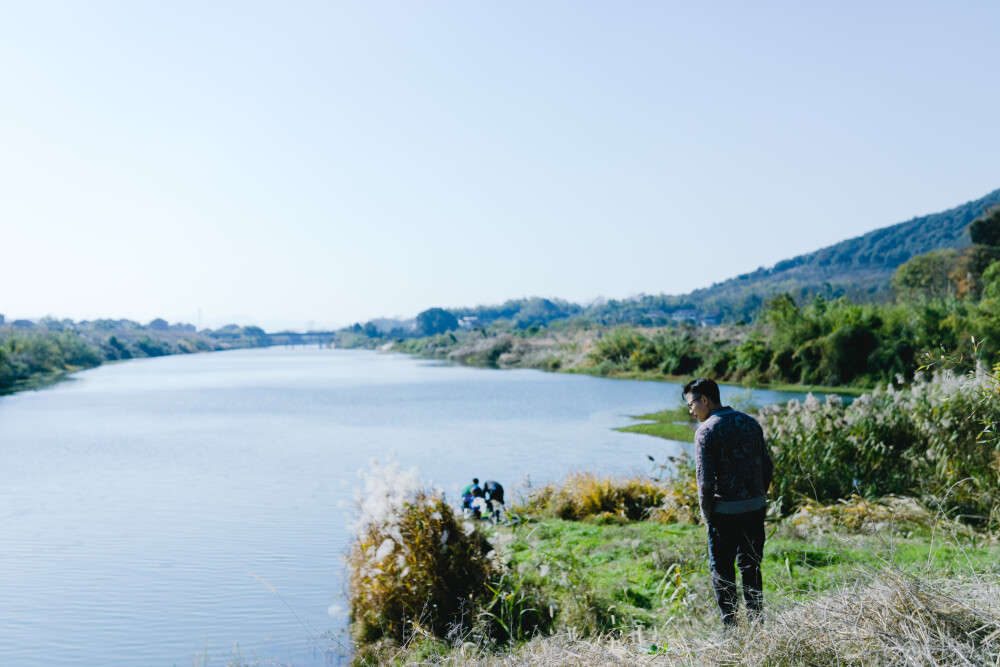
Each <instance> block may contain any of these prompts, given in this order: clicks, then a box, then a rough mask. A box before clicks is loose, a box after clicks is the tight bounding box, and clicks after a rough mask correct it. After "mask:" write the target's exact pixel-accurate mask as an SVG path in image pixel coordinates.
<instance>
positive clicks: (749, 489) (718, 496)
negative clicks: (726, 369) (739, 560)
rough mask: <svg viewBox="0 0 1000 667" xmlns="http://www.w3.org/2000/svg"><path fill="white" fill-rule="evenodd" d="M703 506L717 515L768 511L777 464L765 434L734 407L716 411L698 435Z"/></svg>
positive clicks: (709, 513)
mask: <svg viewBox="0 0 1000 667" xmlns="http://www.w3.org/2000/svg"><path fill="white" fill-rule="evenodd" d="M694 460H695V466H696V469H697V475H698V503H699V504H700V505H701V514H702V516H703V517H704V518H705V520H706V521H711V520H712V515H713V514H716V513H717V514H742V513H743V512H752V511H754V510H759V509H761V508H763V507H766V506H767V488H768V487H769V486H770V485H771V476H772V475H773V474H774V464H773V463H772V462H771V454H770V452H768V451H767V446H766V445H765V444H764V432H763V431H762V430H761V428H760V424H758V423H757V420H755V419H754V418H753V417H751V416H750V415H746V414H743V413H742V412H737V411H736V410H733V409H732V408H730V407H721V408H717V409H715V410H713V411H712V412H711V413H710V414H709V416H708V419H706V420H705V421H703V422H702V423H701V425H700V426H699V427H698V431H697V432H696V433H695V436H694Z"/></svg>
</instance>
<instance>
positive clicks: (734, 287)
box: [355, 190, 1000, 337]
mask: <svg viewBox="0 0 1000 667" xmlns="http://www.w3.org/2000/svg"><path fill="white" fill-rule="evenodd" d="M994 205H1000V190H994V191H993V192H991V193H989V194H988V195H986V196H985V197H981V198H980V199H976V200H975V201H970V202H967V203H965V204H962V205H961V206H956V207H955V208H951V209H948V210H947V211H942V212H940V213H932V214H930V215H925V216H921V217H918V218H913V219H912V220H909V221H907V222H900V223H898V224H895V225H890V226H889V227H883V228H881V229H876V230H875V231H873V232H869V233H868V234H865V235H863V236H858V237H856V238H852V239H847V240H846V241H841V242H840V243H837V244H834V245H831V246H828V247H826V248H821V249H820V250H816V251H815V252H811V253H808V254H805V255H799V256H798V257H792V258H791V259H786V260H783V261H780V262H778V263H777V264H775V265H774V266H772V267H770V268H763V267H761V268H759V269H757V270H756V271H754V272H752V273H745V274H743V275H741V276H736V277H735V278H730V279H729V280H726V281H723V282H720V283H715V284H713V285H712V286H711V287H705V288H703V289H698V290H695V291H693V292H691V293H689V294H681V295H667V294H660V295H656V296H649V295H640V296H638V297H633V298H631V299H623V300H610V301H601V302H599V303H594V304H590V305H586V306H581V305H578V304H575V303H569V302H566V301H562V300H559V299H542V298H538V297H532V298H525V299H512V300H509V301H507V302H505V303H503V304H500V305H493V306H477V307H474V308H451V309H449V312H451V313H452V314H453V315H455V316H456V317H457V318H458V320H459V322H460V325H461V326H462V327H463V328H479V327H485V326H488V325H489V324H490V323H492V322H495V321H497V320H503V321H505V322H507V323H508V324H510V325H513V326H514V327H516V328H520V329H526V328H529V327H531V326H535V325H549V324H551V323H553V322H558V321H560V320H562V321H565V320H572V319H579V320H580V321H584V320H589V321H591V322H597V323H601V324H637V325H664V324H670V323H677V322H691V323H693V324H717V323H719V322H735V321H738V320H746V321H750V320H752V319H753V318H754V317H755V316H756V314H757V312H758V311H759V310H760V307H761V305H762V304H763V303H764V301H765V300H767V299H769V298H771V297H773V296H775V295H777V294H784V293H789V294H791V295H792V296H793V297H794V298H795V299H796V300H797V301H799V302H802V301H804V300H806V299H811V298H812V297H813V296H815V295H817V294H822V295H823V296H825V297H828V298H837V297H840V296H848V297H850V298H851V299H853V300H856V301H875V300H882V299H886V298H888V297H889V295H890V291H889V280H890V279H891V278H892V276H893V273H895V271H896V268H897V267H899V265H901V264H903V263H905V262H906V261H907V260H909V259H911V258H912V257H915V256H916V255H921V254H923V253H926V252H930V251H931V250H939V249H942V248H955V249H958V250H961V249H962V248H965V247H966V246H968V245H969V244H970V243H971V240H970V238H969V231H968V226H969V223H970V222H972V221H973V220H975V219H976V218H977V217H979V216H980V215H981V214H982V213H983V212H984V211H985V210H986V209H987V208H988V207H990V206H994ZM370 324H371V328H372V329H376V330H377V331H378V332H380V333H382V334H387V333H390V332H389V330H390V329H391V330H392V331H391V335H393V336H397V335H398V336H404V337H405V336H411V335H413V332H412V320H410V321H409V322H398V321H395V320H373V321H372V322H371V323H370ZM355 328H356V329H357V330H361V329H362V327H361V325H360V324H358V325H355Z"/></svg>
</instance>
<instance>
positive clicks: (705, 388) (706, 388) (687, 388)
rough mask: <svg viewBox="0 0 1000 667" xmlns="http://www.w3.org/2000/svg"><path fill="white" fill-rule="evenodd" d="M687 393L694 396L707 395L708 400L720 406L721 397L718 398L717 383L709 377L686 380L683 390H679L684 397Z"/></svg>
mask: <svg viewBox="0 0 1000 667" xmlns="http://www.w3.org/2000/svg"><path fill="white" fill-rule="evenodd" d="M688 394H694V395H695V398H697V397H698V396H707V397H708V400H710V401H712V402H713V403H715V405H716V406H719V407H721V406H722V399H720V398H719V385H717V384H715V380H712V379H710V378H698V379H697V380H691V381H690V382H688V383H687V384H686V385H684V391H682V392H681V395H682V396H684V397H686V396H687V395H688Z"/></svg>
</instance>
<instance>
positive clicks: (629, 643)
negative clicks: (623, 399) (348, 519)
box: [350, 374, 1000, 665]
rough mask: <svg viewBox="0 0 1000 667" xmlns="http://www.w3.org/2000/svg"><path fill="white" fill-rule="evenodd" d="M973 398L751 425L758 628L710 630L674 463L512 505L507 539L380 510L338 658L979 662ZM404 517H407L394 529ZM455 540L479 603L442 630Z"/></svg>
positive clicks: (871, 406)
mask: <svg viewBox="0 0 1000 667" xmlns="http://www.w3.org/2000/svg"><path fill="white" fill-rule="evenodd" d="M991 382H992V380H991V379H990V378H989V377H985V376H980V375H976V376H967V377H959V376H954V375H948V374H944V375H939V376H935V377H933V378H923V379H920V380H919V381H918V382H916V383H914V384H913V385H912V386H910V387H904V388H893V387H888V388H884V389H880V390H878V391H876V392H874V393H873V394H871V395H865V396H862V397H860V398H859V399H858V400H857V401H855V402H853V403H851V404H850V405H845V404H844V403H843V402H842V401H840V400H839V399H837V398H836V397H833V398H831V399H829V400H827V401H818V400H815V399H809V400H807V401H804V402H801V403H800V402H797V401H793V402H790V403H789V404H788V405H787V406H782V407H771V408H768V409H766V410H764V411H763V413H762V414H761V415H760V419H761V422H762V426H763V427H764V431H765V438H766V440H767V442H768V444H769V446H770V447H771V450H772V454H773V457H774V459H775V464H776V476H775V484H774V486H773V487H772V499H771V505H770V507H771V510H770V515H769V520H768V542H767V546H766V548H765V555H764V563H763V569H764V578H765V600H766V614H765V617H764V623H763V624H750V625H743V626H742V627H740V628H739V629H738V630H736V631H735V632H733V633H729V634H723V633H722V632H721V629H720V623H719V621H718V618H717V612H716V609H715V602H714V599H713V595H712V592H711V589H710V582H709V575H708V564H707V558H706V548H705V536H704V526H702V525H700V524H699V516H698V511H697V499H696V487H695V483H694V479H693V466H692V465H691V462H690V460H688V459H686V458H685V457H683V456H682V457H680V458H678V459H674V460H673V461H672V462H671V465H670V466H666V465H662V466H661V465H658V463H657V462H655V461H654V470H655V469H659V470H660V471H661V472H663V473H666V474H660V475H653V476H645V475H635V476H633V477H631V478H627V479H622V478H617V479H612V478H608V477H605V476H602V475H600V474H588V473H574V474H571V475H570V476H569V477H567V478H566V479H565V480H564V481H562V482H559V483H550V484H546V485H544V486H540V487H532V488H526V489H522V490H521V497H520V500H519V502H517V503H516V504H515V505H514V506H513V507H512V517H513V518H514V519H515V520H514V522H513V524H512V525H511V526H509V527H501V528H486V529H484V528H483V527H482V526H481V527H478V528H474V527H473V526H471V525H465V527H463V528H460V529H459V526H462V525H463V524H462V520H461V519H453V518H449V515H450V510H449V509H447V508H445V507H443V506H442V505H441V503H440V502H439V501H435V503H437V504H435V505H434V512H433V513H431V509H432V508H430V507H429V506H428V509H419V511H418V510H417V508H422V507H424V506H425V504H426V500H419V498H421V497H422V498H431V497H433V496H432V495H431V494H429V492H428V494H427V495H425V496H417V497H416V498H417V500H406V499H405V498H404V497H402V496H398V497H397V498H396V501H395V502H396V504H395V505H394V509H392V510H391V511H387V512H383V515H382V517H381V518H380V519H379V521H380V523H379V522H376V523H372V524H368V528H366V529H365V530H366V532H365V533H364V534H365V535H367V537H365V538H364V540H361V541H360V542H359V543H358V544H359V546H358V547H356V548H355V549H354V550H353V551H352V554H353V555H352V562H351V565H350V567H351V568H352V570H357V571H361V572H367V573H368V574H367V575H366V576H368V577H375V580H376V581H377V582H378V586H379V590H380V591H381V593H380V597H377V598H373V597H371V596H368V597H363V598H361V601H360V602H359V598H357V597H352V614H353V617H354V619H355V623H357V620H358V619H359V618H364V619H365V628H366V634H365V635H364V636H361V635H358V638H359V640H361V641H360V643H359V644H358V645H357V647H358V653H357V658H356V659H357V660H358V661H359V662H371V663H374V662H378V663H399V664H403V663H407V662H413V661H422V662H425V663H428V664H481V665H498V664H504V665H510V664H533V665H549V664H552V665H555V664H565V663H566V662H567V661H571V662H573V663H575V664H588V665H589V664H592V665H598V664H646V663H649V664H691V665H695V664H714V665H734V664H740V665H742V664H746V665H805V664H808V665H840V664H859V665H881V664H887V663H893V664H895V663H898V664H942V665H945V664H946V665H951V664H973V665H986V664H991V665H992V664H996V662H997V661H998V660H1000V567H998V566H997V562H998V556H1000V549H998V547H997V542H996V536H997V535H998V531H1000V521H998V516H997V512H996V510H995V509H992V508H995V507H997V501H998V498H997V493H996V491H995V478H996V469H995V461H996V454H995V452H996V445H995V443H994V441H993V440H991V439H990V438H989V437H988V435H987V436H985V437H984V436H983V433H982V428H983V422H984V421H985V422H987V423H991V424H995V423H998V421H1000V405H998V401H997V398H996V396H997V394H996V392H995V391H993V389H992V386H993V385H992V384H991ZM973 415H974V416H975V418H972V416H973ZM644 417H645V418H646V419H648V420H649V421H651V422H652V423H651V424H639V425H635V426H634V427H627V428H632V429H635V427H652V430H651V431H649V430H647V431H646V432H649V433H651V434H654V435H661V436H665V437H669V438H671V439H684V438H681V437H678V436H679V435H681V433H680V432H679V431H677V430H676V429H678V428H679V429H686V433H687V434H690V433H691V428H690V425H688V424H687V423H685V422H684V421H683V420H682V419H681V418H682V417H685V415H684V414H683V411H682V410H666V411H663V412H661V413H655V414H652V415H645V416H644ZM678 422H679V423H678ZM640 432H642V431H641V430H640ZM374 488H390V489H398V488H401V485H400V484H399V483H398V482H396V481H393V480H388V481H383V483H382V484H381V485H376V487H374ZM852 489H854V490H855V491H860V492H861V493H863V494H864V496H861V495H856V494H855V491H852ZM879 489H890V490H891V491H894V492H895V493H899V494H900V495H878V490H879ZM883 493H884V492H883ZM414 512H417V513H418V514H419V515H420V516H422V517H423V518H422V519H420V520H414V519H413V518H412V517H413V516H415V515H414ZM406 517H411V518H406ZM433 517H437V518H433ZM404 526H406V528H405V529H404V528H403V527H404ZM456 529H458V530H460V532H462V533H463V534H464V535H465V537H464V538H462V540H463V541H462V544H463V545H464V546H463V547H462V553H464V554H466V557H467V558H471V559H473V560H474V561H475V562H477V563H478V565H477V567H478V568H479V569H477V570H476V571H477V572H478V573H479V574H480V575H481V577H482V579H483V581H484V585H483V587H482V588H479V589H476V588H473V589H470V590H469V591H468V593H467V596H468V597H467V598H466V600H467V601H466V602H464V603H463V604H462V605H460V606H459V608H460V611H459V612H458V613H456V614H451V615H439V614H438V612H439V610H440V609H442V608H444V605H442V604H441V602H440V601H439V600H438V598H437V597H435V596H438V595H443V596H444V597H443V598H441V599H442V600H448V599H449V595H450V594H449V593H447V590H448V587H444V588H442V587H441V586H439V585H438V584H436V583H435V582H437V581H439V580H440V579H442V578H443V579H444V580H447V578H448V577H450V576H451V577H453V576H454V574H448V573H449V572H453V570H452V569H451V568H454V567H455V566H454V564H453V563H451V561H449V560H448V559H447V557H446V554H448V553H449V552H450V550H451V549H452V547H451V538H450V537H449V535H451V534H452V531H454V530H456ZM408 531H409V532H408ZM428 531H429V532H428ZM477 535H478V536H479V537H475V536H477ZM476 539H485V540H486V544H485V545H484V546H482V551H481V552H477V550H476V549H475V548H470V546H469V545H470V544H474V543H475V541H474V540H476ZM469 540H473V542H469ZM418 545H425V546H419V547H418ZM426 545H433V546H432V547H428V546H426ZM415 547H417V548H416V549H415ZM428 548H430V551H431V553H434V554H440V555H435V556H434V558H436V559H437V561H436V564H435V565H434V566H433V567H421V568H418V569H414V568H413V566H411V565H410V560H409V559H410V556H408V555H407V554H409V553H411V552H416V553H425V551H426V550H427V549H428ZM397 554H398V555H397ZM477 554H479V555H477ZM422 578H426V581H424V580H423V579H422ZM415 580H421V581H420V583H418V582H417V581H415ZM360 583H361V587H360V589H361V590H364V588H365V587H366V586H367V584H366V581H365V580H362V581H361V582H360ZM396 587H401V588H400V591H399V594H403V593H404V592H405V591H411V590H416V589H419V590H422V591H424V593H423V594H421V595H420V596H418V597H416V598H410V601H409V602H408V603H406V604H394V605H393V606H391V607H386V606H380V605H379V604H377V602H378V600H390V599H396V596H397V593H396V592H395V590H396ZM355 590H356V589H355V588H354V587H353V586H352V596H356V593H355ZM355 627H357V626H355ZM387 628H389V629H392V631H393V634H387V633H386V631H385V629H387Z"/></svg>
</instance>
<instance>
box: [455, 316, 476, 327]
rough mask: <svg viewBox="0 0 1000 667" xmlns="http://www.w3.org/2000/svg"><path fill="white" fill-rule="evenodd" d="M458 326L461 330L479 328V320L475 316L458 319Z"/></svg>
mask: <svg viewBox="0 0 1000 667" xmlns="http://www.w3.org/2000/svg"><path fill="white" fill-rule="evenodd" d="M458 326H459V327H461V328H462V329H475V328H476V327H478V326H479V318H478V317H476V316H475V315H471V316H469V317H460V318H459V319H458Z"/></svg>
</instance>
